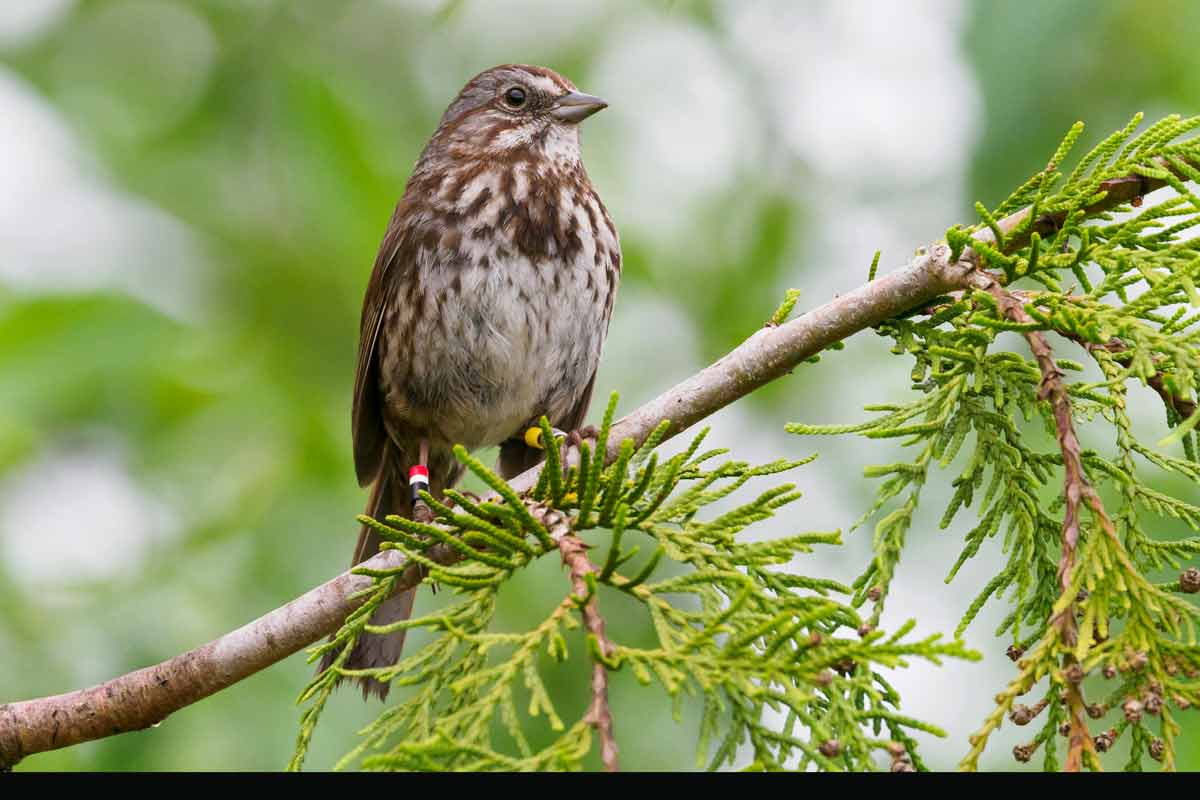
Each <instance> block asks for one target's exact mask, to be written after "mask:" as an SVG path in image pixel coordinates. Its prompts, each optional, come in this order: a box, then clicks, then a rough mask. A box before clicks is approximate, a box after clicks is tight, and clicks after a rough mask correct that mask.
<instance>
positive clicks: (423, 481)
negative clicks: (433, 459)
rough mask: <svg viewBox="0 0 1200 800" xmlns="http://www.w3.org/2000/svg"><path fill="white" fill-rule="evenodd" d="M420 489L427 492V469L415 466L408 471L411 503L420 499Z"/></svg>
mask: <svg viewBox="0 0 1200 800" xmlns="http://www.w3.org/2000/svg"><path fill="white" fill-rule="evenodd" d="M422 489H424V490H425V491H429V468H428V467H426V466H425V465H424V464H415V465H413V468H412V469H410V470H409V471H408V490H409V492H411V493H412V501H413V503H416V502H417V501H418V500H420V499H421V495H420V492H421V490H422Z"/></svg>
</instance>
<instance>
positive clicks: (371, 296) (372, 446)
mask: <svg viewBox="0 0 1200 800" xmlns="http://www.w3.org/2000/svg"><path fill="white" fill-rule="evenodd" d="M406 205H407V204H406V200H403V199H402V200H401V201H400V203H399V205H397V206H396V211H395V213H393V214H392V219H391V221H390V222H389V223H388V229H387V233H386V234H384V237H383V243H382V244H381V245H380V246H379V254H378V255H377V256H376V257H375V267H374V269H372V270H371V279H370V281H368V283H367V292H366V294H365V295H364V297H363V310H362V323H361V327H360V328H359V338H358V369H357V372H356V373H355V376H354V404H353V409H352V411H351V429H352V431H353V436H354V470H355V473H356V474H357V476H358V485H359V486H367V485H369V484H370V483H372V482H373V481H374V480H375V478H376V476H377V475H378V474H379V470H380V467H381V466H382V463H383V452H384V447H385V445H386V444H387V441H388V435H387V430H386V429H385V428H384V425H383V411H382V409H381V408H380V396H379V352H378V349H379V329H380V328H381V327H382V326H383V319H384V316H385V313H384V312H385V309H386V307H387V299H388V297H390V296H391V295H392V294H393V291H394V287H395V286H396V282H397V281H399V280H401V278H402V277H403V275H404V273H405V272H406V271H407V269H408V267H409V265H407V264H404V263H399V262H403V261H404V259H403V258H402V257H400V251H401V244H402V242H401V239H402V238H403V229H402V228H401V226H400V224H399V222H398V221H399V220H400V219H402V218H403V215H404V209H405V207H406Z"/></svg>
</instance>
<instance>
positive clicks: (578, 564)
mask: <svg viewBox="0 0 1200 800" xmlns="http://www.w3.org/2000/svg"><path fill="white" fill-rule="evenodd" d="M551 514H554V515H557V516H556V518H555V519H553V520H552V519H551V518H550V515H551ZM534 516H537V514H535V515H534ZM542 522H543V523H544V524H545V525H546V527H547V528H548V529H549V530H550V535H551V536H553V537H554V539H555V540H556V541H557V542H558V551H559V552H560V553H561V554H562V560H563V563H564V564H566V565H567V567H568V568H569V569H570V576H571V591H572V593H573V594H574V595H575V598H578V600H576V601H575V602H576V603H577V604H578V603H582V605H580V606H579V611H580V614H582V616H583V624H584V626H585V627H586V628H587V631H588V634H589V636H590V637H592V638H595V640H596V647H598V648H599V649H600V653H601V654H602V655H603V656H604V658H612V655H613V651H614V648H613V644H612V642H611V641H610V640H609V638H608V635H607V634H606V633H605V631H604V617H602V616H600V609H599V608H598V607H597V604H596V593H595V591H594V590H593V586H594V584H593V586H589V585H588V580H587V577H588V576H589V575H595V574H596V573H598V572H599V570H598V569H596V565H595V564H593V563H592V562H591V559H589V558H588V556H587V550H588V545H587V544H586V543H585V542H584V541H583V540H582V539H580V538H579V537H578V536H576V535H575V533H574V531H572V530H571V526H570V524H569V521H568V520H567V518H566V516H565V515H564V514H562V513H560V512H557V511H549V512H547V513H546V514H544V515H543V516H542ZM556 527H558V528H561V531H556V530H555V528H556ZM585 598H586V599H585ZM583 719H584V721H585V722H587V723H588V724H589V725H591V726H592V727H593V728H595V729H596V733H597V734H599V736H600V760H601V761H603V762H604V768H605V769H606V770H608V771H609V772H619V771H620V766H619V763H618V761H617V738H616V736H615V735H614V734H613V718H612V710H611V709H610V708H609V706H608V667H607V666H605V664H604V661H603V660H602V659H600V658H597V657H596V656H595V655H594V654H593V655H592V702H591V704H590V705H589V706H588V710H587V713H586V714H584V716H583Z"/></svg>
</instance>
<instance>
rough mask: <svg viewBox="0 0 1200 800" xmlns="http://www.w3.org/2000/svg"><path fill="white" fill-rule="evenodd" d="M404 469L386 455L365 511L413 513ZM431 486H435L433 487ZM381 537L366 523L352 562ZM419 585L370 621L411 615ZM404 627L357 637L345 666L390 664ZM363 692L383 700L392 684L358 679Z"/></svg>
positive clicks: (329, 659)
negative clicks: (389, 631)
mask: <svg viewBox="0 0 1200 800" xmlns="http://www.w3.org/2000/svg"><path fill="white" fill-rule="evenodd" d="M403 476H404V471H403V469H402V468H401V465H400V464H398V463H396V460H395V459H390V458H389V459H387V460H386V461H385V463H384V466H383V469H381V470H380V473H379V477H378V478H377V479H376V480H375V483H374V485H373V486H372V487H371V499H370V500H369V501H368V503H367V510H366V514H367V516H369V517H374V518H375V519H380V520H382V519H383V518H384V517H386V516H388V515H389V514H397V515H399V516H404V517H410V516H411V511H412V509H411V501H410V500H409V497H408V482H407V481H406V480H405V479H404V477H403ZM430 488H431V489H432V487H430ZM381 541H382V540H381V539H380V538H379V534H378V533H376V532H375V530H374V529H373V528H370V527H368V526H366V525H364V526H363V527H362V530H361V531H360V532H359V534H358V546H357V547H355V549H354V561H353V563H352V564H351V566H354V565H356V564H360V563H362V562H363V561H366V560H367V559H368V558H370V557H371V556H373V555H375V554H376V553H378V552H379V543H380V542H381ZM416 595H417V590H416V587H413V588H412V589H406V590H405V591H402V592H400V593H399V594H395V595H393V596H392V597H389V598H388V599H387V600H386V601H385V602H384V603H383V605H381V606H379V608H377V609H375V613H374V614H372V615H371V620H370V624H371V625H388V624H391V623H393V622H399V621H400V620H405V619H408V618H409V617H410V616H411V615H412V610H413V600H415V599H416ZM404 634H405V631H397V632H396V633H389V634H387V635H378V634H374V633H364V634H362V635H360V636H359V637H358V641H357V642H356V643H355V645H354V649H353V650H352V651H350V656H349V657H348V658H347V659H346V661H345V663H344V664H343V666H344V667H345V668H346V669H370V668H374V667H390V666H392V665H393V664H395V663H396V662H397V661H399V660H400V651H401V650H402V649H403V648H404ZM338 652H339V651H337V650H330V651H329V652H327V653H326V654H325V655H324V657H323V658H322V659H321V669H322V670H324V669H326V668H327V667H328V666H329V665H330V664H331V663H333V660H334V659H335V658H337V656H338ZM355 680H356V681H357V682H358V684H359V686H360V688H361V689H362V692H363V699H367V698H369V697H370V696H371V695H372V694H374V695H377V696H378V697H379V699H380V700H383V699H386V698H387V694H388V689H389V688H390V684H387V683H382V682H380V681H377V680H375V679H374V678H356V679H355Z"/></svg>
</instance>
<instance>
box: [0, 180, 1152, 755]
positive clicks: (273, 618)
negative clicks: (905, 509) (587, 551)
mask: <svg viewBox="0 0 1200 800" xmlns="http://www.w3.org/2000/svg"><path fill="white" fill-rule="evenodd" d="M1168 168H1169V167H1168ZM1163 185H1164V183H1163V182H1162V181H1157V180H1153V179H1147V178H1143V177H1141V176H1136V175H1134V176H1130V177H1128V178H1121V179H1116V180H1112V181H1108V182H1107V183H1106V184H1104V186H1103V187H1102V188H1103V189H1105V190H1106V191H1107V192H1108V194H1107V195H1106V196H1105V197H1104V198H1103V199H1101V200H1100V201H1098V202H1097V203H1095V204H1094V205H1093V206H1091V207H1089V208H1088V209H1087V211H1088V213H1089V214H1096V213H1100V212H1102V211H1106V210H1108V209H1111V208H1114V207H1116V206H1118V205H1121V204H1123V203H1126V202H1129V201H1130V200H1133V199H1135V198H1137V197H1140V196H1142V195H1144V194H1146V193H1148V192H1150V191H1152V190H1153V189H1157V188H1159V187H1161V186H1163ZM1030 213H1031V211H1030V210H1029V209H1024V210H1022V211H1018V212H1016V213H1014V214H1012V215H1010V216H1009V217H1006V218H1005V219H1003V220H1001V221H1000V222H999V224H998V227H999V229H1000V231H1001V233H1002V234H1005V240H1004V243H1003V245H1004V249H1005V250H1006V251H1010V252H1011V251H1012V250H1015V249H1018V248H1019V247H1020V246H1021V245H1022V244H1023V243H1026V242H1027V241H1028V230H1027V231H1024V232H1022V233H1019V234H1014V235H1013V236H1007V234H1009V233H1013V232H1014V231H1016V230H1017V229H1018V228H1020V226H1021V225H1022V224H1023V223H1024V222H1025V220H1026V219H1027V218H1028V216H1029V214H1030ZM1063 222H1064V220H1062V219H1058V218H1056V217H1054V216H1053V215H1048V216H1042V217H1039V218H1038V219H1036V220H1034V223H1033V224H1032V225H1031V227H1030V228H1029V230H1038V231H1039V232H1041V231H1045V232H1047V233H1048V232H1051V231H1053V230H1055V229H1057V227H1059V226H1061V225H1062V224H1063ZM974 236H975V238H976V239H977V240H979V241H986V242H994V238H993V236H992V234H991V232H990V230H987V229H984V230H980V231H978V232H976V233H975V234H974ZM950 255H951V248H950V247H949V246H948V245H946V244H945V243H939V244H936V245H934V246H933V247H931V248H929V250H928V251H927V252H924V253H922V254H920V255H919V256H917V257H916V258H915V259H914V260H913V261H912V262H911V263H910V264H908V265H907V266H906V267H904V268H902V269H899V270H897V271H896V272H893V273H891V274H889V275H885V276H884V277H882V278H879V279H878V280H875V281H871V282H870V283H867V284H865V285H863V286H860V287H858V288H857V289H855V290H853V291H851V292H849V293H848V294H845V295H841V296H840V297H836V298H835V299H833V300H831V301H830V302H828V303H826V304H824V305H822V306H820V307H818V308H815V309H813V310H811V311H809V312H807V313H805V314H803V315H802V316H800V317H798V318H796V319H793V320H791V321H789V322H785V323H783V324H781V325H778V326H775V327H765V328H763V329H761V330H759V331H757V332H756V333H755V334H753V335H752V336H750V338H748V339H747V340H746V341H745V342H743V343H742V344H741V345H739V346H738V347H737V348H735V349H734V350H733V351H732V352H730V353H729V354H728V355H726V356H724V357H723V358H721V359H720V360H719V361H717V362H716V363H714V364H712V365H711V366H709V367H706V368H705V369H703V370H701V371H700V372H699V373H697V374H696V375H694V376H693V377H691V378H689V379H687V380H685V381H684V382H682V383H680V384H678V385H677V386H675V387H674V388H672V389H670V390H668V391H667V392H665V393H663V394H662V395H660V396H659V397H657V398H655V399H654V400H652V401H650V402H649V403H647V404H645V405H644V406H642V407H641V408H639V409H637V410H636V411H634V412H633V413H631V414H630V415H628V416H627V417H625V418H623V419H622V420H620V421H619V422H617V423H616V424H614V425H613V428H612V431H611V435H610V438H609V448H608V452H607V453H606V454H605V460H606V462H607V461H611V460H612V459H613V458H615V457H616V455H617V453H618V452H619V447H620V443H621V442H622V441H623V440H625V439H632V440H633V441H634V442H635V444H641V443H642V442H644V441H645V440H646V438H647V437H648V436H649V435H650V433H651V432H652V431H653V430H654V429H655V428H656V427H657V426H658V425H659V423H660V422H662V421H663V420H667V421H669V423H670V427H669V429H668V430H667V434H666V436H667V438H669V437H671V436H674V435H676V434H678V433H680V432H682V431H684V430H686V429H687V428H688V427H690V426H691V425H693V424H695V423H696V422H698V421H700V420H702V419H704V418H706V417H708V416H709V415H711V414H713V413H715V412H716V411H719V410H720V409H722V408H724V407H725V406H727V405H729V404H731V403H733V402H735V401H736V400H739V399H741V398H742V397H744V396H746V395H748V394H750V393H751V392H753V391H754V390H756V389H758V388H759V387H761V386H763V385H765V384H767V383H769V382H770V381H773V380H775V379H777V378H779V377H782V376H783V375H786V374H788V373H789V372H791V370H792V369H794V368H795V367H796V366H797V365H799V364H801V363H802V362H803V361H804V360H805V359H807V358H810V357H811V356H814V355H816V354H817V353H819V352H821V351H822V350H824V349H825V348H826V347H828V346H830V345H832V344H834V343H835V342H839V341H842V340H843V339H846V338H848V337H849V336H851V335H853V334H855V333H857V332H859V331H861V330H864V329H866V328H870V327H873V326H875V325H878V324H879V323H881V322H883V321H884V320H887V319H889V318H891V317H894V316H896V315H898V314H902V313H904V312H906V311H909V310H911V309H914V308H918V307H920V306H923V305H925V304H927V303H929V301H931V300H933V299H934V298H936V297H938V296H939V295H942V294H945V293H946V292H948V291H951V290H953V289H958V288H963V287H964V286H966V285H967V283H968V279H969V277H970V275H972V274H973V273H974V270H973V266H972V264H971V261H970V258H969V256H971V255H973V254H972V253H971V251H970V250H968V251H966V252H964V253H963V257H962V258H960V259H959V261H958V262H957V263H951V260H950ZM570 455H571V457H572V458H573V459H574V460H577V459H578V452H577V451H576V450H574V449H572V453H571V454H570ZM540 471H541V467H535V468H534V469H531V470H528V471H527V472H525V473H522V474H521V475H519V476H517V477H516V478H515V479H513V480H512V481H510V484H511V485H512V487H513V488H514V489H515V490H517V491H518V492H522V491H526V490H528V489H531V488H532V487H533V486H534V485H535V484H536V482H537V478H538V475H539V474H540ZM429 556H430V557H431V558H433V559H434V560H435V561H437V562H438V563H442V564H450V563H453V562H454V561H457V560H458V559H459V558H460V556H459V555H458V553H457V552H455V551H454V550H453V549H451V548H449V547H447V546H445V545H442V544H439V545H435V546H434V547H432V548H431V549H430V551H429ZM404 563H405V558H404V556H403V554H402V553H400V552H399V551H396V550H386V551H384V552H382V553H380V554H378V555H376V556H374V557H373V558H371V559H369V560H368V561H366V562H364V563H363V564H360V565H359V566H358V567H356V568H355V569H356V570H358V569H363V570H369V571H373V572H377V571H385V570H397V569H401V568H403V567H404ZM420 580H421V575H420V571H419V570H417V569H416V568H415V567H411V568H410V569H409V570H408V571H407V572H405V573H404V575H403V578H402V579H401V580H399V581H397V583H396V587H395V588H396V591H401V590H403V589H407V588H411V587H413V586H416V585H417V584H418V583H419V582H420ZM371 581H372V579H371V578H370V577H369V576H368V575H362V574H354V573H353V572H346V573H343V574H341V575H339V576H338V577H336V578H334V579H333V580H331V581H329V582H327V583H325V584H322V585H321V586H318V587H317V588H315V589H312V590H311V591H309V592H307V593H306V594H304V595H303V596H301V597H299V598H297V599H296V600H293V601H292V602H290V603H288V604H287V605H285V606H283V607H282V608H279V609H276V610H275V611H272V612H270V613H268V614H266V615H265V616H262V617H260V618H258V619H257V620H255V621H253V622H251V623H249V624H247V625H245V626H243V627H241V628H239V629H238V630H236V631H234V632H232V633H229V634H226V635H225V636H222V637H220V638H218V639H215V640H213V641H212V642H209V643H208V644H206V645H203V646H202V647H199V648H197V649H195V650H191V651H189V652H187V653H184V654H183V655H180V656H177V657H175V658H172V659H169V660H167V661H164V662H162V663H161V664H158V665H156V666H153V667H147V668H145V669H142V670H138V671H136V672H131V673H129V674H127V675H123V676H121V677H119V678H115V679H113V680H111V681H108V682H107V683H104V684H101V685H99V686H95V687H92V688H90V689H82V690H79V691H75V692H70V693H67V694H61V695H55V696H53V697H43V698H39V699H36V700H27V701H23V702H18V703H11V704H8V705H3V706H0V769H5V768H11V767H12V766H13V765H14V764H16V763H17V762H18V761H20V760H21V759H22V758H24V757H25V756H28V755H31V754H34V753H39V752H44V751H46V750H53V749H57V748H60V747H67V746H70V745H74V744H79V743H81V742H86V741H91V740H94V739H100V738H104V737H107V736H113V735H115V734H118V733H123V732H126V731H132V730H140V729H143V728H147V727H149V726H151V725H154V724H156V723H158V722H161V721H162V720H163V719H165V718H166V717H167V716H168V715H170V714H171V713H173V712H174V711H177V710H179V709H181V708H184V707H185V706H188V705H190V704H192V703H194V702H196V701H198V700H201V699H203V698H205V697H208V696H209V695H211V694H214V693H216V692H218V691H220V690H222V689H225V688H227V687H229V686H232V685H233V684H234V683H237V682H238V681H240V680H242V679H243V678H246V677H248V676H249V675H252V674H254V673H256V672H258V671H260V670H262V669H265V668H267V667H269V666H270V665H272V664H274V663H276V662H278V661H281V660H282V659H284V658H286V657H287V656H290V655H292V654H293V653H295V652H296V651H298V650H300V649H301V648H303V647H305V646H306V645H309V644H311V643H313V642H315V641H317V640H318V639H321V638H322V637H324V636H327V635H329V634H330V633H332V632H334V631H336V630H337V629H338V628H339V627H340V626H341V625H342V624H343V623H344V621H345V618H346V616H347V614H349V613H350V612H352V611H353V610H354V609H355V608H357V607H358V605H360V604H361V602H362V599H361V598H358V599H354V600H351V599H348V598H350V597H352V596H354V595H355V593H357V592H360V591H362V590H363V589H366V588H368V587H369V586H370V585H371Z"/></svg>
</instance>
